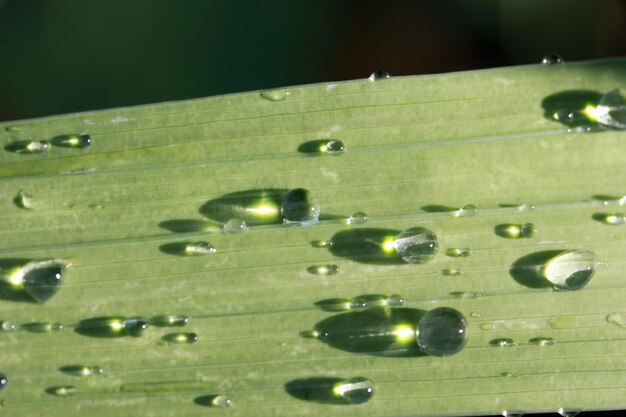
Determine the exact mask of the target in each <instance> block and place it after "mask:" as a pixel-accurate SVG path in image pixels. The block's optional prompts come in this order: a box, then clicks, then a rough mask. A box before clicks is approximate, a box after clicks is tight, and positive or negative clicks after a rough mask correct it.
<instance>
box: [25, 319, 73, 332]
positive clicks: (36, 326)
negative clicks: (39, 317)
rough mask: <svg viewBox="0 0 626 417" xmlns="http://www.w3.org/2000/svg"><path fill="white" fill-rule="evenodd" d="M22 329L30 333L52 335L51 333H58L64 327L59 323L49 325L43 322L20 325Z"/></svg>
mask: <svg viewBox="0 0 626 417" xmlns="http://www.w3.org/2000/svg"><path fill="white" fill-rule="evenodd" d="M22 328H23V329H24V330H26V331H29V332H31V333H52V332H60V331H61V330H63V329H64V326H63V325H62V324H61V323H50V322H47V321H44V322H34V323H26V324H23V325H22Z"/></svg>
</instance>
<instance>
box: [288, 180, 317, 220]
mask: <svg viewBox="0 0 626 417" xmlns="http://www.w3.org/2000/svg"><path fill="white" fill-rule="evenodd" d="M280 211H281V215H282V217H283V223H284V224H288V225H291V226H311V225H314V224H316V223H317V222H318V221H319V217H320V206H319V204H318V203H317V200H315V199H314V198H313V197H311V196H310V193H309V191H307V190H305V189H304V188H294V189H292V190H290V191H289V192H288V193H287V194H286V195H285V197H284V198H283V201H282V204H281V207H280Z"/></svg>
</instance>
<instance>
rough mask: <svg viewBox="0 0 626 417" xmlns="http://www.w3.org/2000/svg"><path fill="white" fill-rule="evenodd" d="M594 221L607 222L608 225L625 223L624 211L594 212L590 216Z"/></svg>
mask: <svg viewBox="0 0 626 417" xmlns="http://www.w3.org/2000/svg"><path fill="white" fill-rule="evenodd" d="M591 217H592V218H593V219H594V220H595V221H598V222H600V223H604V224H608V225H610V226H619V225H621V224H624V223H626V216H625V215H624V213H594V214H593V215H592V216H591Z"/></svg>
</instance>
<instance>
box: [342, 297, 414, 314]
mask: <svg viewBox="0 0 626 417" xmlns="http://www.w3.org/2000/svg"><path fill="white" fill-rule="evenodd" d="M403 304H404V298H402V296H401V295H400V294H392V295H383V294H363V295H358V296H356V297H353V298H352V299H351V300H350V303H349V308H350V309H351V310H356V311H358V310H365V309H368V308H375V307H392V308H395V307H402V305H403Z"/></svg>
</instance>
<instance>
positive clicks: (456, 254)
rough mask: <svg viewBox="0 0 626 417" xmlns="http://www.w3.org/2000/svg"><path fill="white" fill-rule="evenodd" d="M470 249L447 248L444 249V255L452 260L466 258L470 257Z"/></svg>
mask: <svg viewBox="0 0 626 417" xmlns="http://www.w3.org/2000/svg"><path fill="white" fill-rule="evenodd" d="M470 253H471V250H470V248H448V249H446V255H447V256H450V257H452V258H467V257H468V256H470Z"/></svg>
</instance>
